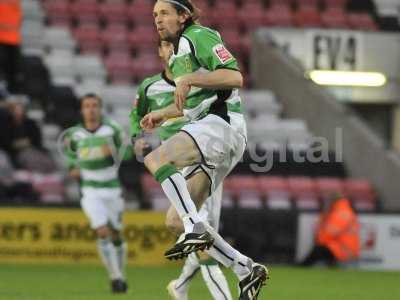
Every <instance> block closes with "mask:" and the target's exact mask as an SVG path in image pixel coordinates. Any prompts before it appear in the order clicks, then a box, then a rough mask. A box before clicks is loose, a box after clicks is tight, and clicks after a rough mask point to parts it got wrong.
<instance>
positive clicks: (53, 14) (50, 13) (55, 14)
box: [24, 0, 71, 27]
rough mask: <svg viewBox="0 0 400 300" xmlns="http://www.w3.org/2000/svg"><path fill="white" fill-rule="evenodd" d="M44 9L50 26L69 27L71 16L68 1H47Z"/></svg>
mask: <svg viewBox="0 0 400 300" xmlns="http://www.w3.org/2000/svg"><path fill="white" fill-rule="evenodd" d="M44 8H45V11H46V15H47V19H48V21H49V23H50V24H51V25H53V26H64V27H66V26H69V25H70V21H71V14H70V3H69V2H68V1H66V0H64V1H47V2H46V3H45V5H44ZM24 17H25V16H24Z"/></svg>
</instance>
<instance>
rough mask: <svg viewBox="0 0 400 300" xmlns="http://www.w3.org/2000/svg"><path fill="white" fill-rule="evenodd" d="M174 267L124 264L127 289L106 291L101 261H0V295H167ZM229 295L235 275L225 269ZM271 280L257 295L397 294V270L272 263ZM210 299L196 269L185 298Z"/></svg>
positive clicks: (49, 298)
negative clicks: (98, 264)
mask: <svg viewBox="0 0 400 300" xmlns="http://www.w3.org/2000/svg"><path fill="white" fill-rule="evenodd" d="M178 273H179V268H175V267H165V268H161V267H160V268H151V267H148V268H143V267H140V268H130V269H129V270H128V276H129V286H130V290H129V293H128V294H127V295H123V296H112V295H111V294H110V293H109V282H108V280H107V277H106V274H105V272H104V271H103V269H102V268H101V267H95V266H46V265H33V266H21V265H0V299H1V300H17V299H18V300H25V299H26V300H92V299H93V300H108V299H118V300H125V299H130V300H134V299H140V300H161V299H168V296H167V294H166V291H165V286H166V285H167V283H168V282H169V281H170V280H171V279H173V278H175V277H177V275H178ZM226 274H227V277H228V280H229V282H230V285H231V290H232V294H233V295H234V299H237V297H236V293H237V289H236V286H235V283H236V281H235V277H234V276H233V275H232V274H231V273H230V272H226ZM271 278H272V279H271V281H270V284H269V286H267V287H266V288H265V289H264V290H263V291H262V294H261V296H260V298H259V299H260V300H261V299H262V300H264V299H265V300H267V299H274V300H275V299H276V300H285V299H296V300H303V299H304V300H314V299H315V300H330V299H332V300H341V299H346V300H357V299H360V300H361V299H362V300H392V299H393V300H395V299H396V300H398V299H400V273H394V272H387V273H383V272H357V271H343V270H325V269H310V270H306V269H295V268H283V267H273V268H272V273H271ZM207 299H212V298H211V296H210V295H209V293H208V291H207V289H206V287H205V285H204V283H203V282H202V280H201V275H200V274H199V275H197V277H196V278H195V279H194V280H193V282H192V285H191V288H190V300H207Z"/></svg>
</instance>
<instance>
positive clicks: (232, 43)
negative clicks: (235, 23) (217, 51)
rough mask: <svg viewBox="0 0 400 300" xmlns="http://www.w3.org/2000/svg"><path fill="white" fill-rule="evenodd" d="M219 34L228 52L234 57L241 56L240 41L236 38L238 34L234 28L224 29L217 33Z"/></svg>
mask: <svg viewBox="0 0 400 300" xmlns="http://www.w3.org/2000/svg"><path fill="white" fill-rule="evenodd" d="M219 33H220V34H221V37H222V39H223V40H224V43H225V45H226V47H227V48H228V50H229V51H231V52H232V54H233V55H234V56H236V57H238V56H240V55H241V54H242V50H243V48H242V41H241V40H240V38H238V36H240V33H239V32H238V31H237V30H236V28H229V27H227V28H224V29H222V30H220V31H219Z"/></svg>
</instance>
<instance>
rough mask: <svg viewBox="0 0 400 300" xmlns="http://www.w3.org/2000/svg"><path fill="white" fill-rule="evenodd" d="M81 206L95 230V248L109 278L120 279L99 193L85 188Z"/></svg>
mask: <svg viewBox="0 0 400 300" xmlns="http://www.w3.org/2000/svg"><path fill="white" fill-rule="evenodd" d="M81 206H82V209H83V211H84V212H85V214H86V216H87V217H88V218H89V220H90V224H91V227H92V228H93V229H94V230H95V231H96V235H97V250H98V252H99V256H100V258H101V260H102V262H103V264H104V266H105V267H106V270H107V272H108V275H109V277H110V280H111V281H112V282H113V281H115V280H121V279H122V277H123V276H122V273H121V271H120V268H119V265H118V259H117V253H116V249H115V247H114V245H113V243H112V238H111V230H110V228H109V227H108V212H107V207H106V206H105V205H104V202H103V201H102V195H101V193H100V192H99V191H98V190H96V189H93V188H85V189H84V190H83V198H82V200H81Z"/></svg>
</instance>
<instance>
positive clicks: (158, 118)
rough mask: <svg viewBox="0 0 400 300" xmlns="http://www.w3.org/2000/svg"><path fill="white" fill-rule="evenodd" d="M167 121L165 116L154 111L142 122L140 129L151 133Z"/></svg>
mask: <svg viewBox="0 0 400 300" xmlns="http://www.w3.org/2000/svg"><path fill="white" fill-rule="evenodd" d="M164 121H165V118H164V115H163V114H162V113H161V112H159V111H152V112H150V113H148V114H147V115H145V116H144V117H143V119H142V120H141V121H140V127H142V128H143V129H144V130H145V131H146V132H151V131H153V130H154V129H155V128H157V127H159V126H160V125H161V124H162V123H163V122H164Z"/></svg>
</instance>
